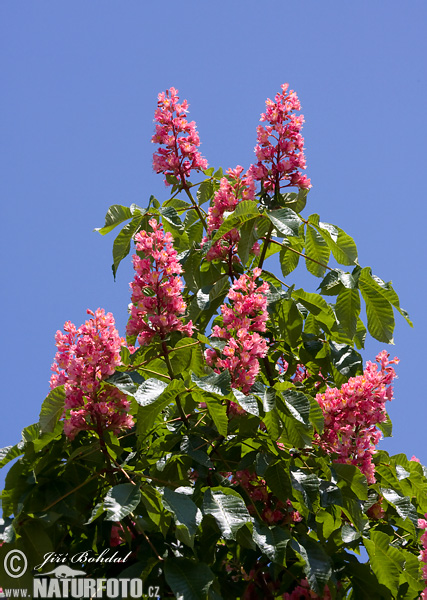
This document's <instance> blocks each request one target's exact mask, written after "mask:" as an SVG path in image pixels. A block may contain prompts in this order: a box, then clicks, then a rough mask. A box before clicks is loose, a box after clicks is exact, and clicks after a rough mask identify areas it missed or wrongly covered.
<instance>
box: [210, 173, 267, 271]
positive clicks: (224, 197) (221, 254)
mask: <svg viewBox="0 0 427 600" xmlns="http://www.w3.org/2000/svg"><path fill="white" fill-rule="evenodd" d="M242 173H243V167H241V166H237V167H236V168H235V169H228V171H227V177H223V178H222V179H221V181H220V187H219V190H218V191H217V192H216V193H215V196H214V199H213V203H212V206H211V207H210V208H209V213H208V220H207V223H208V230H207V235H206V237H205V238H204V239H203V242H207V241H208V240H210V239H212V238H213V236H214V235H215V233H216V231H217V230H218V229H219V228H220V227H221V225H222V223H223V222H224V214H225V213H230V212H233V211H234V210H235V209H236V207H237V205H238V204H239V202H241V201H242V200H255V185H254V182H253V179H252V177H251V176H250V175H249V173H246V174H245V175H243V176H242ZM239 241H240V233H239V231H238V230H237V229H232V230H231V231H229V232H228V233H226V234H225V235H224V236H223V237H222V238H221V239H220V240H218V241H217V242H215V244H214V245H213V246H212V247H211V248H210V250H209V252H208V253H207V255H206V259H207V260H208V261H212V260H225V259H228V258H229V259H231V260H237V256H236V251H237V244H238V243H239ZM252 253H253V254H256V253H259V244H254V247H253V248H252Z"/></svg>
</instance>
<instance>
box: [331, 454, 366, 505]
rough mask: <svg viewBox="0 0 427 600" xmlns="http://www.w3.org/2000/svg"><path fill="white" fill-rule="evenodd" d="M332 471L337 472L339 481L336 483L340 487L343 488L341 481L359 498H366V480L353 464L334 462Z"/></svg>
mask: <svg viewBox="0 0 427 600" xmlns="http://www.w3.org/2000/svg"><path fill="white" fill-rule="evenodd" d="M331 470H332V469H331ZM333 471H335V472H336V473H337V474H338V477H339V481H338V482H337V483H338V486H339V487H340V488H341V489H343V483H345V484H346V485H348V486H349V487H350V489H351V490H352V491H353V492H354V494H355V495H356V496H357V498H359V500H366V499H367V498H368V484H367V482H366V477H365V476H364V475H363V474H362V473H361V471H360V469H358V468H357V467H356V466H355V465H347V464H344V463H334V465H333Z"/></svg>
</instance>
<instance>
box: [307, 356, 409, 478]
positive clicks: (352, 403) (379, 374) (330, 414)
mask: <svg viewBox="0 0 427 600" xmlns="http://www.w3.org/2000/svg"><path fill="white" fill-rule="evenodd" d="M397 362H398V359H396V358H394V359H393V360H389V354H387V352H386V351H383V352H381V353H380V354H378V356H377V357H376V363H378V364H376V363H372V362H370V361H368V362H367V364H366V368H365V370H364V372H363V375H359V376H357V377H350V379H349V380H348V382H347V383H344V384H343V385H342V386H341V388H340V389H337V388H327V389H326V391H325V392H324V393H323V394H317V396H316V400H317V402H318V403H319V405H320V407H321V409H322V412H323V416H324V419H325V425H326V427H325V430H324V432H323V434H322V435H321V436H320V435H318V434H316V435H315V438H314V442H313V443H315V444H317V445H318V446H319V447H320V448H322V449H323V450H324V451H325V452H327V453H328V454H333V455H335V456H336V459H335V460H336V461H337V462H339V463H347V464H353V465H356V466H358V467H359V469H360V470H361V471H362V473H363V474H364V475H365V476H366V478H367V480H368V483H375V468H374V464H373V462H372V456H373V454H374V453H375V449H376V445H377V444H378V442H379V440H380V439H381V431H380V430H379V429H378V428H377V425H378V424H379V423H384V421H386V419H387V414H386V410H385V403H386V402H387V401H388V400H391V399H392V397H393V387H392V385H391V384H392V382H393V379H394V378H395V377H396V373H395V371H394V368H393V367H392V366H390V365H391V364H396V363H397Z"/></svg>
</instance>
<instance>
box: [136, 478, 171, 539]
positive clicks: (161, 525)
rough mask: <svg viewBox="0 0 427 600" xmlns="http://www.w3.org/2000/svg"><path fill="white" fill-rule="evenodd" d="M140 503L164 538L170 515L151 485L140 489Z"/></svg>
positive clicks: (157, 492)
mask: <svg viewBox="0 0 427 600" xmlns="http://www.w3.org/2000/svg"><path fill="white" fill-rule="evenodd" d="M141 502H142V503H143V505H144V506H145V509H146V511H147V513H148V516H149V518H150V519H151V521H153V523H154V524H155V525H156V527H157V528H158V529H159V531H160V532H161V533H162V535H163V536H164V537H166V535H167V533H168V530H169V526H170V521H171V519H170V515H169V514H168V512H167V510H168V509H167V508H166V507H165V506H164V503H163V496H162V495H161V494H160V492H159V491H158V490H157V489H156V488H155V487H154V486H153V485H151V484H149V483H147V484H146V485H143V486H142V487H141Z"/></svg>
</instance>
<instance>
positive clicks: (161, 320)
mask: <svg viewBox="0 0 427 600" xmlns="http://www.w3.org/2000/svg"><path fill="white" fill-rule="evenodd" d="M149 223H150V226H151V228H152V229H153V231H152V232H151V233H147V232H146V231H140V232H139V233H137V234H136V236H135V241H136V249H137V251H138V252H141V253H142V254H143V255H144V258H140V257H139V256H138V255H137V254H134V255H133V266H134V269H135V272H136V275H135V278H134V280H133V282H132V283H131V284H130V286H131V289H132V303H133V304H132V306H131V310H130V319H129V322H128V325H127V330H126V331H127V334H128V335H135V336H137V337H138V342H139V343H140V345H141V346H143V345H145V344H148V343H149V342H150V341H151V340H152V339H153V337H154V336H156V335H158V336H160V339H161V340H164V339H165V337H166V336H167V335H168V334H169V333H171V332H172V331H181V332H182V333H186V334H187V335H190V336H191V335H192V332H193V324H192V322H191V321H189V322H188V323H186V324H184V323H183V321H182V318H181V315H183V314H184V313H185V310H186V308H187V305H186V304H185V302H184V300H183V299H182V289H183V283H182V280H181V278H180V277H179V275H180V273H182V267H181V265H180V264H179V262H178V261H177V259H176V257H177V252H176V250H175V249H174V247H173V245H172V243H173V237H172V235H171V234H170V233H169V232H168V233H165V232H164V231H163V227H162V225H161V224H159V223H157V221H156V220H155V219H151V220H150V221H149Z"/></svg>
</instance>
